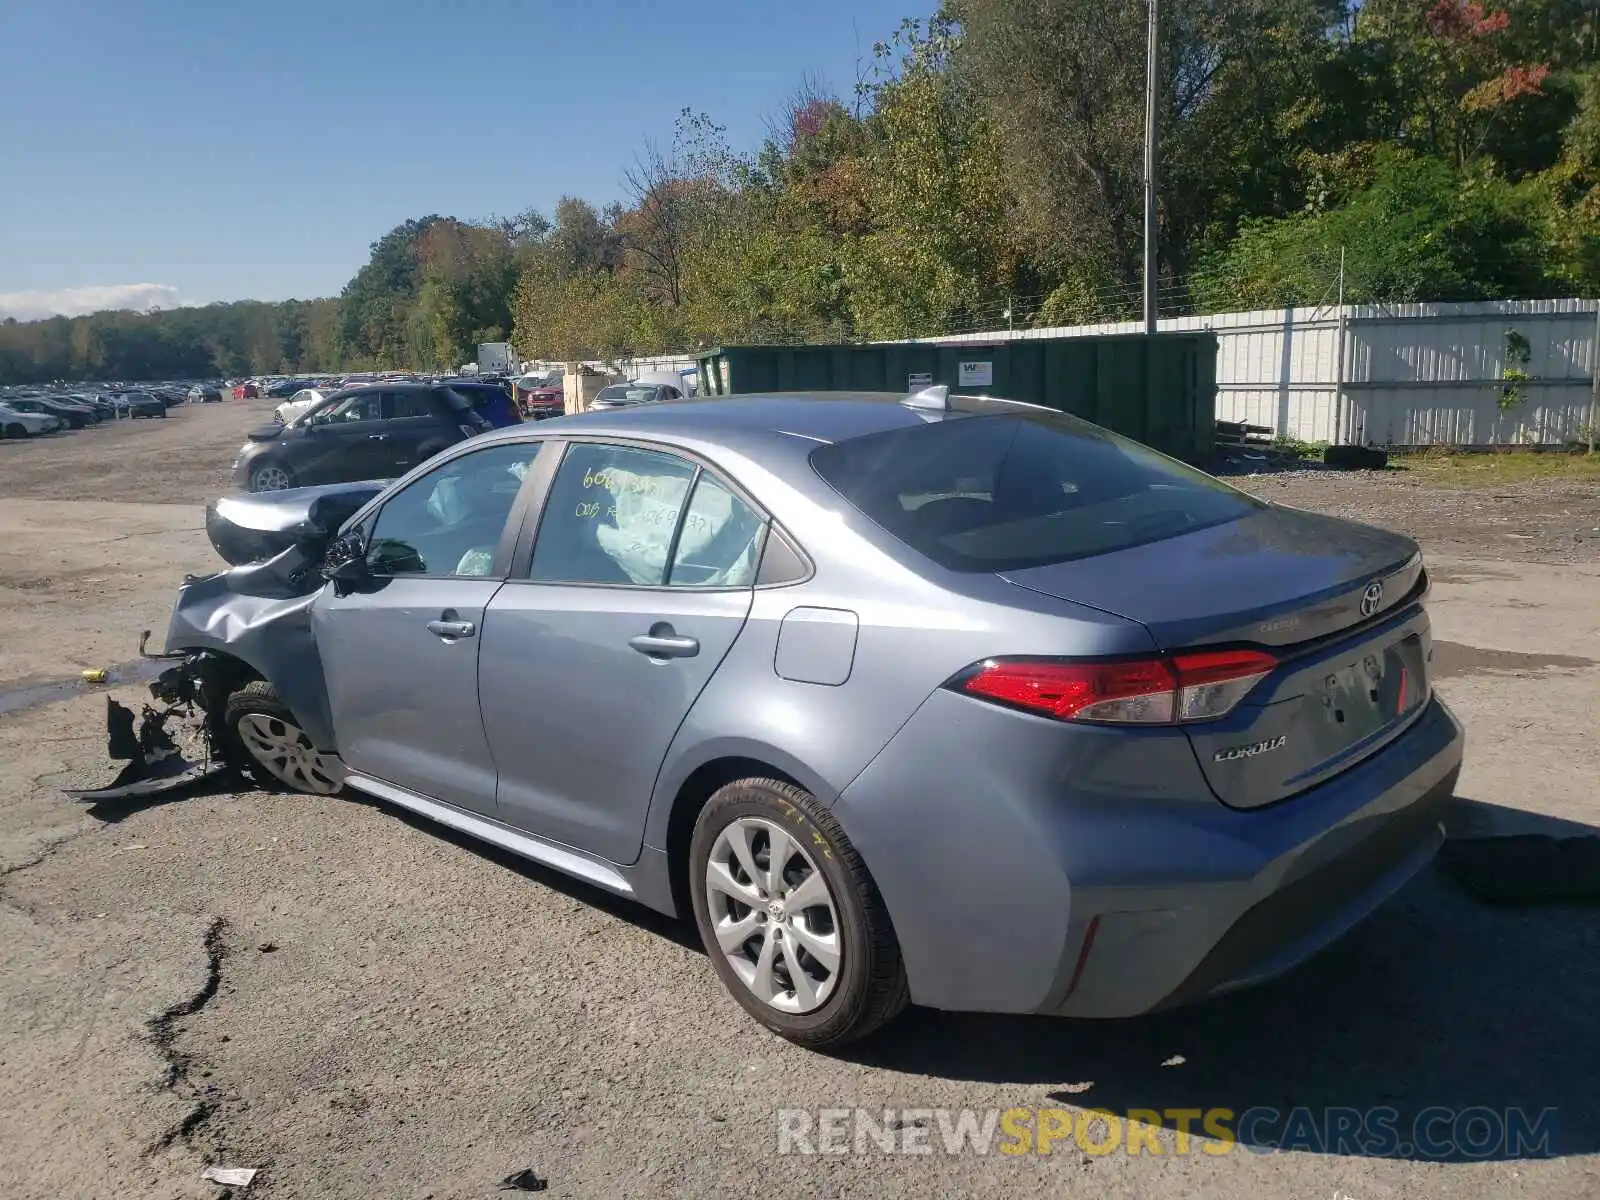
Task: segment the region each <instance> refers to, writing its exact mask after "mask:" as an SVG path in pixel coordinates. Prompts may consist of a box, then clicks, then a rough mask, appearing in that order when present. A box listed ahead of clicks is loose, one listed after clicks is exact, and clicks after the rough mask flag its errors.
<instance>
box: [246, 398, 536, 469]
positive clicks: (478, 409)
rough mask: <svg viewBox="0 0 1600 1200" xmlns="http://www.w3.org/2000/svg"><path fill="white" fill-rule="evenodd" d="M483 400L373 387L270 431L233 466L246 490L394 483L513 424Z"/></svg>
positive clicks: (255, 436)
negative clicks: (456, 447) (466, 441)
mask: <svg viewBox="0 0 1600 1200" xmlns="http://www.w3.org/2000/svg"><path fill="white" fill-rule="evenodd" d="M478 400H479V398H478V397H476V396H474V397H470V398H469V397H468V396H465V395H463V394H461V393H460V392H458V391H456V390H455V389H453V388H450V387H445V386H442V385H438V384H426V383H395V384H387V383H385V384H375V385H369V386H364V387H358V388H350V389H347V390H345V391H340V392H335V393H334V394H333V395H331V396H329V397H328V398H327V399H326V400H324V401H323V402H322V403H321V404H319V405H317V406H316V407H315V408H313V409H311V410H310V411H309V412H307V413H306V414H305V415H304V416H302V417H300V418H299V419H298V420H297V421H295V423H294V424H293V425H289V426H282V425H266V426H263V427H262V428H260V429H257V430H256V431H255V432H253V433H251V434H250V440H249V441H248V442H246V443H245V444H244V448H243V449H241V450H240V451H239V456H238V457H237V458H235V459H234V460H233V482H234V485H235V486H236V487H238V488H239V489H240V490H241V491H247V492H275V491H279V490H281V489H283V488H291V487H300V486H302V485H309V484H320V483H348V482H352V481H355V480H360V479H391V478H393V477H395V476H397V475H402V474H404V473H405V472H406V471H409V470H410V469H411V468H412V467H414V466H416V465H417V464H418V463H420V462H423V461H424V460H426V459H429V458H432V457H433V456H434V455H435V454H437V453H438V452H439V451H441V450H443V449H444V448H445V447H446V446H449V445H453V444H454V443H456V442H459V441H461V440H462V439H463V438H468V437H472V436H473V435H474V434H478V433H483V432H486V431H487V430H490V429H494V428H496V427H497V426H498V425H501V424H506V423H508V422H505V421H502V420H496V414H495V413H494V412H493V410H492V409H491V411H489V412H485V411H483V408H484V407H487V406H485V405H481V404H480V403H478Z"/></svg>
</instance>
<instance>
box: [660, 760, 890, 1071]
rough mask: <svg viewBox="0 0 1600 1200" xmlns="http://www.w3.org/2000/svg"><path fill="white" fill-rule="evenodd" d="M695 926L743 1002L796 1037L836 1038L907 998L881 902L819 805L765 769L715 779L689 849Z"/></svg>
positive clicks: (859, 1031) (813, 1043)
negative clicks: (722, 781) (719, 782)
mask: <svg viewBox="0 0 1600 1200" xmlns="http://www.w3.org/2000/svg"><path fill="white" fill-rule="evenodd" d="M689 882H690V891H691V894H692V895H693V898H694V915H695V924H696V925H697V926H698V927H699V930H700V939H701V941H702V942H703V943H704V944H705V948H706V953H707V954H708V955H709V956H710V958H711V963H712V966H713V967H714V968H715V969H716V972H717V974H718V975H719V976H721V978H722V982H723V984H724V985H725V986H726V987H727V988H728V990H729V991H730V992H732V993H733V996H734V999H736V1000H737V1001H738V1002H739V1004H740V1005H741V1006H742V1007H743V1008H744V1010H745V1011H746V1012H747V1013H749V1014H750V1015H751V1016H752V1017H754V1018H755V1019H756V1020H757V1021H759V1022H761V1024H763V1025H765V1026H766V1027H767V1028H768V1029H770V1030H772V1031H773V1032H774V1033H777V1034H779V1035H780V1036H782V1037H785V1038H787V1039H788V1040H789V1041H791V1042H795V1043H797V1044H799V1045H802V1046H807V1047H810V1048H812V1049H825V1048H831V1047H835V1046H842V1045H844V1044H845V1043H846V1042H850V1041H854V1040H855V1039H857V1038H861V1037H864V1036H866V1035H867V1034H869V1033H871V1032H872V1031H873V1030H875V1029H877V1028H878V1027H879V1026H881V1025H883V1024H884V1023H886V1022H887V1021H889V1020H891V1019H892V1018H893V1017H895V1016H896V1015H897V1014H898V1013H899V1012H900V1010H901V1009H903V1008H904V1007H905V1006H906V1004H907V1002H908V999H909V993H908V989H907V984H906V975H905V966H904V964H903V963H902V961H901V958H900V945H899V943H898V942H897V941H896V940H895V935H894V927H893V926H892V924H891V923H890V921H889V913H888V910H887V909H886V908H885V907H884V903H883V898H882V897H881V896H880V895H879V894H878V888H877V885H876V884H874V883H873V881H872V876H871V875H870V874H869V873H868V871H867V868H866V864H865V863H863V862H862V861H861V856H860V855H859V854H857V853H856V850H855V847H854V846H852V845H851V844H850V840H849V838H847V837H846V836H845V833H844V830H843V829H842V828H841V827H840V825H839V823H838V822H837V821H835V820H834V818H833V815H832V814H831V813H830V812H828V810H827V809H826V808H824V807H823V806H822V805H820V804H818V803H817V801H816V799H815V798H814V797H813V796H812V795H811V794H810V793H809V792H806V791H805V790H804V789H802V788H799V787H796V786H795V785H794V784H791V783H785V782H782V781H780V780H776V779H741V780H738V781H737V782H734V783H730V784H728V785H726V786H725V787H722V788H720V789H719V790H718V791H717V792H716V794H714V795H713V796H712V797H711V799H710V800H709V801H708V802H707V804H706V806H705V808H704V809H702V810H701V812H700V815H699V817H698V819H697V820H696V821H695V828H694V836H693V838H692V840H691V842H690V847H689Z"/></svg>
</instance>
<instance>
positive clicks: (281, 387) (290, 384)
mask: <svg viewBox="0 0 1600 1200" xmlns="http://www.w3.org/2000/svg"><path fill="white" fill-rule="evenodd" d="M306 386H307V384H306V381H305V380H303V379H275V380H273V381H272V382H271V383H269V384H267V386H266V387H265V388H264V389H263V394H264V395H266V397H267V398H268V399H269V400H287V399H288V398H289V397H290V396H292V395H294V394H295V393H296V392H298V391H300V390H301V389H302V388H304V387H306Z"/></svg>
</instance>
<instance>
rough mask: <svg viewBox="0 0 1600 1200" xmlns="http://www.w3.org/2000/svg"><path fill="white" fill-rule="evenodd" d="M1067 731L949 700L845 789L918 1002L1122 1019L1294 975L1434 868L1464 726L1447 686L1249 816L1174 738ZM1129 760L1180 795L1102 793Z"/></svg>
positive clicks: (841, 811) (840, 810)
mask: <svg viewBox="0 0 1600 1200" xmlns="http://www.w3.org/2000/svg"><path fill="white" fill-rule="evenodd" d="M930 710H932V711H931V712H930ZM952 730H956V731H958V732H959V736H952ZM1180 736H1181V734H1180ZM1112 739H1117V740H1112ZM1062 745H1063V741H1062V730H1061V727H1060V726H1059V725H1058V724H1055V723H1053V722H1044V721H1042V720H1036V719H1034V718H1024V719H1020V720H1019V719H1018V718H1017V716H1016V714H1011V713H1005V712H1002V711H1001V710H998V709H990V708H989V707H988V706H982V705H979V704H978V703H977V702H974V701H968V700H966V699H964V698H962V697H957V696H954V695H949V694H941V695H938V696H935V697H933V698H931V699H930V701H929V702H928V704H926V705H924V707H923V710H922V711H920V712H919V713H918V714H917V716H916V717H914V718H913V719H912V721H910V722H909V723H908V724H907V726H906V727H905V728H904V729H902V730H901V732H900V733H899V734H898V735H897V736H896V738H895V739H894V740H893V741H892V742H891V743H890V744H889V746H888V747H886V748H885V749H884V751H883V752H882V753H881V754H880V755H879V756H878V758H877V759H876V760H875V761H874V762H873V764H872V765H871V766H870V767H868V769H867V770H866V771H864V772H863V773H862V775H861V777H860V778H859V779H857V780H856V781H855V782H853V783H852V784H851V785H850V787H848V788H847V789H846V790H845V792H844V793H843V794H842V795H841V796H840V797H839V800H838V801H837V803H836V805H835V813H836V815H837V816H838V819H839V820H840V822H841V824H843V826H844V828H845V830H846V832H847V833H848V834H849V835H850V837H851V839H852V841H853V842H854V843H855V845H856V847H857V849H858V850H860V852H861V854H862V856H863V858H864V859H865V860H866V863H867V866H868V867H869V869H871V871H872V873H873V877H874V879H875V880H876V881H877V883H878V886H879V890H880V892H881V893H882V894H883V897H884V901H885V904H886V905H887V907H888V909H889V914H890V917H891V919H892V920H893V922H894V926H895V931H896V934H897V935H898V937H899V940H900V943H901V950H902V953H903V955H904V957H905V963H906V970H907V974H908V978H909V982H910V985H911V995H912V999H913V1000H914V1001H916V1002H917V1003H919V1004H925V1005H928V1006H931V1007H935V1008H947V1009H969V1010H983V1011H996V1012H1042V1013H1055V1014H1060V1015H1064V1016H1079V1017H1124V1016H1133V1015H1137V1014H1139V1013H1144V1012H1150V1011H1153V1010H1156V1009H1160V1008H1166V1007H1171V1006H1173V1005H1177V1004H1183V1003H1187V1002H1190V1001H1194V1000H1199V999H1202V998H1204V997H1206V996H1212V995H1217V994H1220V993H1223V992H1227V991H1230V990H1233V989H1235V988H1238V987H1242V986H1247V985H1249V984H1252V983H1255V982H1259V981H1261V980H1263V979H1266V978H1270V977H1271V976H1273V975H1276V974H1279V973H1281V972H1283V971H1285V970H1288V969H1289V968H1290V967H1293V966H1294V965H1296V964H1297V963H1299V962H1301V961H1303V960H1304V959H1306V958H1308V957H1310V956H1311V955H1313V954H1315V953H1316V952H1317V951H1318V950H1320V949H1321V948H1323V947H1324V946H1326V945H1327V944H1328V943H1330V942H1332V941H1333V940H1335V939H1336V938H1338V937H1339V936H1341V935H1342V934H1344V933H1345V932H1347V931H1348V930H1350V929H1351V928H1352V927H1353V926H1354V925H1356V924H1357V923H1359V922H1360V921H1361V920H1362V919H1363V918H1364V917H1366V916H1367V915H1368V914H1369V913H1371V912H1372V911H1373V910H1374V909H1376V908H1377V907H1378V906H1379V905H1381V904H1382V903H1383V902H1384V901H1385V900H1387V899H1388V898H1389V897H1390V896H1391V895H1393V894H1394V892H1396V891H1397V890H1398V889H1399V888H1400V887H1401V886H1403V885H1404V883H1405V882H1406V881H1407V880H1409V879H1410V878H1411V877H1412V876H1413V875H1415V874H1416V872H1417V871H1419V870H1421V869H1422V867H1424V866H1425V865H1426V864H1427V862H1428V861H1429V859H1430V858H1431V857H1432V855H1433V853H1434V851H1436V850H1437V848H1438V846H1439V844H1440V843H1441V841H1442V840H1443V833H1442V830H1441V827H1440V824H1439V822H1440V818H1441V815H1442V810H1443V808H1444V806H1445V804H1446V803H1448V801H1449V799H1450V797H1451V795H1452V793H1453V790H1454V785H1455V781H1456V777H1457V775H1458V774H1459V772H1460V767H1461V755H1462V745H1463V734H1462V729H1461V726H1460V724H1459V723H1458V722H1457V721H1456V719H1455V717H1454V716H1453V715H1452V714H1451V713H1450V711H1449V709H1448V708H1446V707H1445V705H1444V704H1443V703H1442V702H1441V701H1440V700H1438V699H1437V698H1434V699H1433V700H1432V701H1430V703H1429V706H1428V708H1427V709H1426V710H1425V711H1424V713H1423V714H1422V715H1421V716H1420V717H1419V718H1418V719H1417V720H1416V722H1415V723H1414V724H1413V725H1412V726H1411V728H1410V729H1408V730H1407V731H1406V733H1405V734H1404V735H1402V736H1401V737H1400V738H1398V739H1396V740H1395V741H1394V742H1392V743H1390V744H1389V745H1388V746H1386V747H1384V748H1383V749H1382V750H1380V751H1378V752H1377V753H1376V754H1374V755H1372V756H1371V757H1370V758H1368V759H1367V760H1365V761H1364V762H1362V763H1360V764H1358V765H1357V766H1355V767H1353V768H1351V769H1350V770H1348V771H1346V772H1344V773H1343V774H1341V775H1340V776H1338V777H1337V778H1335V779H1333V780H1330V781H1329V782H1327V783H1325V784H1323V785H1321V786H1319V787H1316V788H1313V789H1311V790H1309V791H1307V792H1304V793H1302V794H1300V795H1298V796H1296V797H1294V798H1292V799H1290V800H1287V801H1284V802H1282V803H1280V804H1276V805H1272V806H1269V807H1267V808H1262V809H1255V810H1246V811H1237V810H1232V809H1229V808H1227V807H1225V806H1224V805H1221V804H1219V803H1218V802H1217V801H1216V800H1214V799H1212V798H1211V797H1210V796H1209V795H1206V794H1204V793H1205V788H1204V784H1203V783H1200V782H1199V780H1198V777H1197V766H1196V764H1195V762H1194V759H1193V756H1192V755H1188V756H1187V763H1186V764H1185V761H1184V759H1185V756H1184V755H1183V754H1180V753H1178V752H1177V747H1176V745H1175V744H1169V743H1168V742H1166V741H1165V740H1164V739H1162V738H1160V737H1159V736H1157V737H1150V738H1139V739H1129V738H1127V737H1126V735H1118V734H1113V735H1110V736H1109V737H1108V736H1107V735H1105V734H1103V733H1101V732H1100V731H1093V732H1087V733H1085V734H1084V735H1078V734H1077V732H1076V731H1074V736H1073V738H1072V740H1071V742H1070V745H1069V749H1068V750H1067V751H1066V752H1065V753H1063V751H1062ZM1044 747H1050V748H1051V749H1049V750H1048V751H1047V750H1044V749H1043V748H1044ZM1185 749H1186V747H1185ZM1126 753H1136V754H1138V755H1140V756H1141V757H1142V758H1144V759H1146V760H1147V766H1148V767H1149V772H1148V774H1150V775H1153V776H1154V777H1157V778H1169V777H1170V779H1171V780H1172V782H1171V785H1170V787H1165V788H1164V787H1162V786H1160V785H1152V787H1151V789H1150V791H1149V793H1148V794H1145V795H1134V794H1129V793H1128V792H1127V791H1125V790H1117V789H1116V788H1114V787H1112V786H1108V787H1107V788H1106V790H1105V791H1103V792H1102V791H1099V790H1097V789H1096V785H1095V780H1096V778H1097V777H1101V778H1107V779H1126V778H1128V777H1129V775H1128V772H1127V771H1126V770H1125V769H1124V767H1125V764H1123V763H1118V762H1114V761H1113V760H1114V759H1115V758H1116V757H1117V756H1120V755H1123V754H1126ZM1185 765H1186V766H1187V770H1188V774H1184V773H1183V768H1184V766H1185ZM1196 785H1198V787H1197V786H1196ZM1202 797H1203V798H1202Z"/></svg>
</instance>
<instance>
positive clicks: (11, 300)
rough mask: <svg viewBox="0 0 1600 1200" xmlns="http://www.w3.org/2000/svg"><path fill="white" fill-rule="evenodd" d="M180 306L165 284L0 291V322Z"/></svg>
mask: <svg viewBox="0 0 1600 1200" xmlns="http://www.w3.org/2000/svg"><path fill="white" fill-rule="evenodd" d="M183 303H184V302H183V301H182V300H181V299H179V297H178V289H177V288H175V287H173V286H172V285H171V284H166V283H104V284H90V285H89V286H87V287H73V288H62V289H60V290H59V291H55V292H0V320H4V319H5V318H6V317H15V318H16V319H17V320H19V321H32V320H35V319H36V318H38V317H49V316H54V315H56V314H60V315H61V316H64V317H76V316H81V315H82V314H83V313H92V312H100V311H101V310H102V309H107V308H131V309H135V310H137V311H138V312H143V311H144V310H145V309H147V308H177V307H179V306H180V305H181V304H183Z"/></svg>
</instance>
